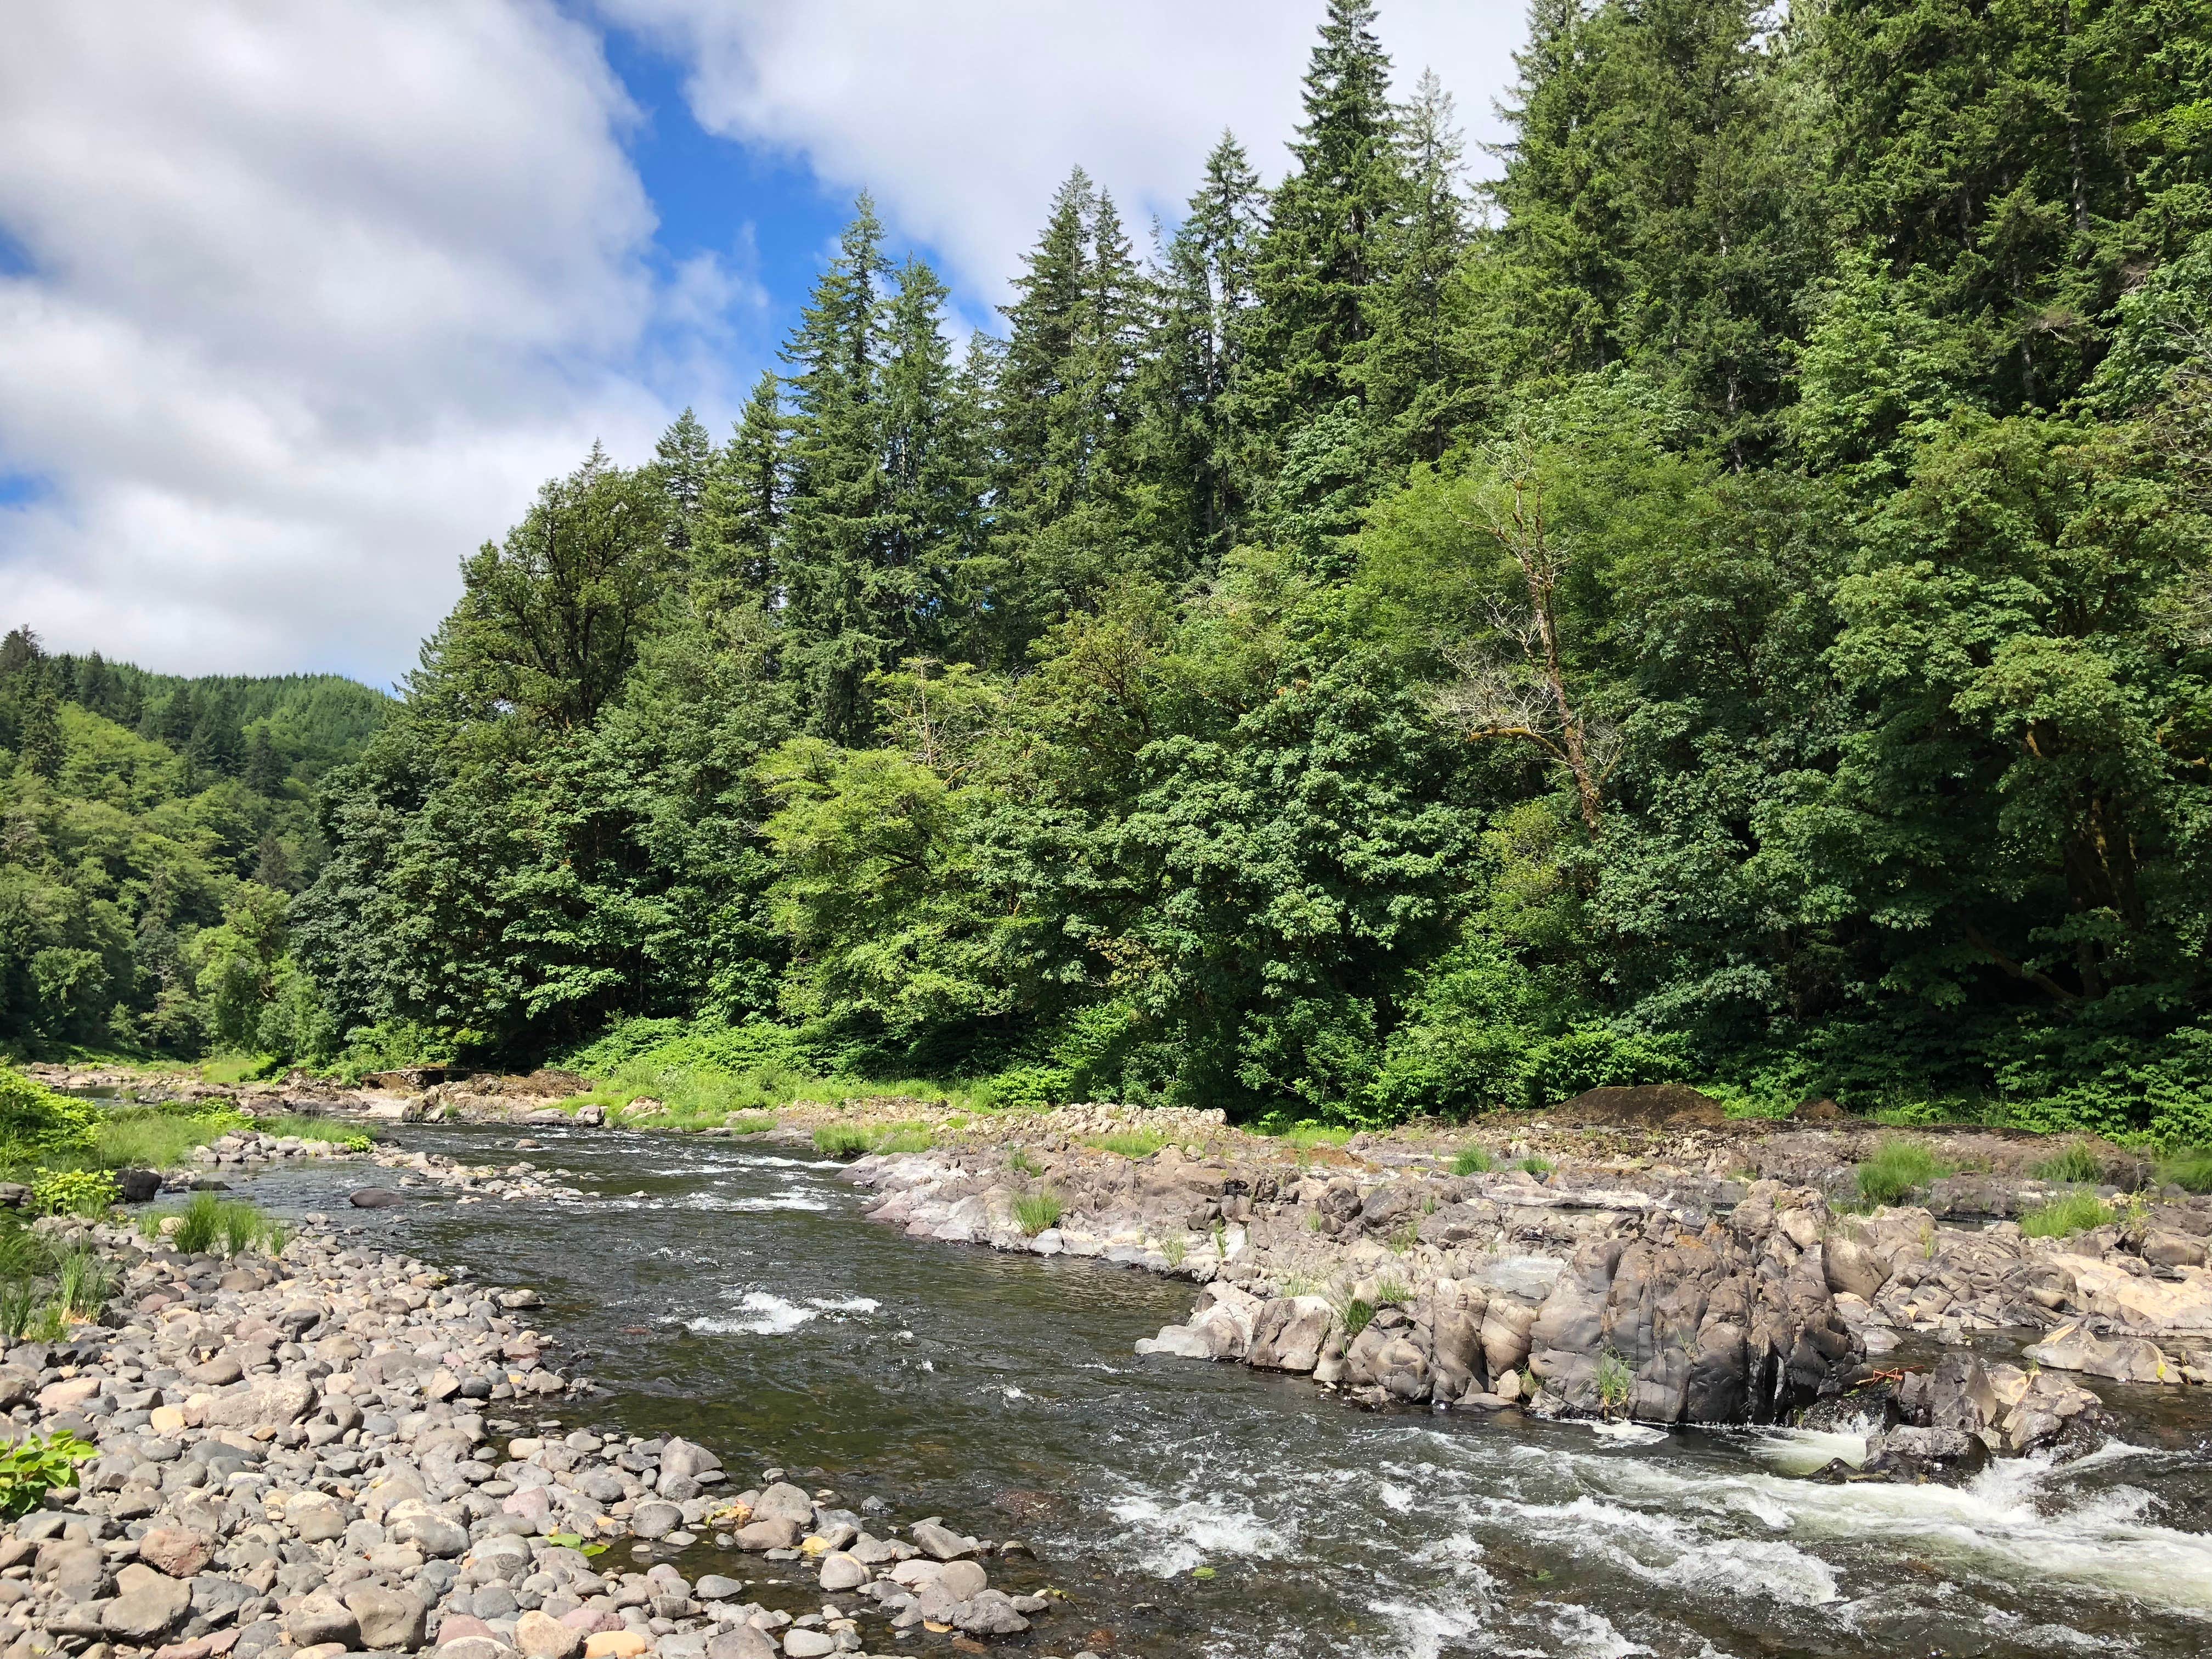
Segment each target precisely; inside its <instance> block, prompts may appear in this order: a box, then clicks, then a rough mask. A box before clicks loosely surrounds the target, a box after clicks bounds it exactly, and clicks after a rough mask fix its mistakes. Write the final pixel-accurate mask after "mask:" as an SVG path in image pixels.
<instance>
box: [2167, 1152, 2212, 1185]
mask: <svg viewBox="0 0 2212 1659" xmlns="http://www.w3.org/2000/svg"><path fill="white" fill-rule="evenodd" d="M2159 1174H2160V1175H2161V1176H2164V1177H2165V1178H2166V1180H2168V1181H2171V1182H2172V1183H2173V1184H2174V1185H2175V1186H2177V1187H2179V1188H2181V1189H2182V1190H2183V1191H2184V1192H2191V1193H2212V1146H2190V1147H2185V1148H2184V1149H2183V1150H2182V1151H2180V1152H2176V1153H2174V1154H2173V1155H2172V1157H2170V1158H2167V1159H2166V1162H2165V1163H2164V1164H2161V1165H2160V1167H2159Z"/></svg>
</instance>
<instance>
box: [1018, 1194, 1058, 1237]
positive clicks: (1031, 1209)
mask: <svg viewBox="0 0 2212 1659" xmlns="http://www.w3.org/2000/svg"><path fill="white" fill-rule="evenodd" d="M1060 1213H1061V1206H1060V1194H1058V1193H1055V1192H1054V1191H1053V1190H1052V1189H1051V1188H1045V1189H1043V1190H1042V1191H1039V1192H1034V1193H1024V1194H1022V1195H1021V1196H1020V1197H1019V1198H1018V1199H1016V1200H1014V1220H1015V1221H1016V1222H1017V1223H1018V1224H1019V1225H1020V1227H1021V1230H1022V1231H1024V1233H1026V1234H1028V1235H1029V1236H1030V1237H1031V1238H1035V1237H1036V1236H1037V1235H1038V1234H1039V1233H1041V1232H1043V1231H1045V1230H1046V1229H1047V1228H1050V1227H1057V1226H1058V1225H1060Z"/></svg>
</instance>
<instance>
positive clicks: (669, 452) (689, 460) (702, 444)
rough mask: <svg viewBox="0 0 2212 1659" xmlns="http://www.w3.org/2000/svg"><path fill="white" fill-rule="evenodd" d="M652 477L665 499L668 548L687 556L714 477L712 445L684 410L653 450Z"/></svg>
mask: <svg viewBox="0 0 2212 1659" xmlns="http://www.w3.org/2000/svg"><path fill="white" fill-rule="evenodd" d="M713 475H714V439H713V438H712V437H711V436H709V435H708V431H707V428H705V427H704V426H702V425H701V424H700V423H699V418H698V416H696V415H694V414H692V412H691V410H690V408H689V407H688V406H687V407H686V408H685V409H684V412H683V413H682V414H681V415H679V416H677V417H676V420H675V422H674V424H672V425H671V426H670V428H668V430H667V431H665V432H664V433H662V434H661V435H660V441H659V443H657V444H655V445H654V446H653V477H654V478H655V479H656V480H657V481H658V482H659V485H660V489H661V492H662V494H663V495H665V496H666V497H667V499H668V544H669V546H670V547H671V548H673V549H675V550H677V551H678V552H679V553H685V552H689V551H690V549H691V544H692V541H693V538H694V536H695V535H696V532H697V528H698V522H699V514H700V513H701V511H702V509H703V507H704V506H705V503H706V497H707V484H708V479H709V478H711V477H713Z"/></svg>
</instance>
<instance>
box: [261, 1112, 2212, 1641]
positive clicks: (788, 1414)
mask: <svg viewBox="0 0 2212 1659" xmlns="http://www.w3.org/2000/svg"><path fill="white" fill-rule="evenodd" d="M533 1133H534V1135H535V1138H536V1139H537V1140H538V1147H537V1149H536V1150H530V1151H523V1152H517V1151H514V1150H513V1147H514V1143H515V1139H516V1137H515V1134H514V1133H513V1131H512V1130H507V1131H495V1130H488V1129H481V1128H465V1127H410V1128H407V1129H404V1130H403V1131H401V1132H400V1133H399V1134H398V1139H399V1141H400V1143H401V1144H402V1145H403V1146H410V1147H422V1148H425V1149H432V1150H437V1151H441V1152H447V1153H451V1154H453V1156H455V1157H458V1158H463V1159H465V1160H466V1161H470V1162H475V1163H499V1164H506V1163H511V1162H513V1161H514V1160H515V1159H517V1158H530V1159H532V1161H534V1162H536V1163H537V1164H539V1165H540V1166H542V1167H546V1168H550V1169H554V1170H561V1171H563V1172H565V1178H566V1179H567V1180H568V1181H570V1182H572V1183H573V1184H574V1185H575V1186H577V1187H579V1188H582V1189H583V1190H584V1191H585V1192H586V1193H587V1194H591V1196H590V1197H588V1198H587V1199H586V1200H582V1201H580V1202H579V1201H568V1202H556V1201H547V1202H528V1203H509V1204H500V1205H491V1204H481V1203H479V1204H472V1205H460V1204H457V1203H454V1202H453V1201H452V1200H450V1199H449V1198H448V1197H447V1195H445V1194H441V1193H440V1192H437V1191H435V1190H425V1191H423V1192H422V1193H421V1194H419V1195H417V1196H415V1197H413V1200H412V1201H411V1202H410V1203H409V1204H408V1205H406V1206H403V1207H401V1208H398V1209H394V1210H388V1211H377V1212H360V1213H359V1215H358V1216H357V1217H356V1219H357V1220H358V1221H359V1222H360V1224H361V1225H362V1226H363V1227H364V1228H366V1229H367V1230H368V1232H369V1233H370V1234H371V1235H372V1236H373V1237H375V1238H377V1239H378V1240H379V1241H380V1242H388V1243H392V1244H396V1245H399V1246H401V1247H403V1248H405V1249H409V1250H411V1251H413V1252H414V1253H416V1254H417V1255H422V1256H423V1257H424V1258H425V1259H427V1260H430V1261H439V1262H445V1263H466V1264H468V1265H469V1266H471V1267H473V1268H474V1269H476V1270H477V1272H479V1273H483V1275H485V1276H486V1277H488V1278H491V1279H499V1280H504V1281H508V1282H516V1283H526V1284H530V1285H534V1286H535V1287H537V1288H538V1291H540V1292H541V1294H543V1295H544V1297H545V1298H546V1301H547V1304H548V1305H547V1307H546V1308H544V1310H539V1311H538V1313H537V1314H535V1315H534V1316H533V1318H534V1320H535V1322H537V1323H538V1325H539V1326H540V1328H543V1329H544V1330H546V1331H547V1332H549V1333H550V1334H555V1335H557V1336H559V1337H560V1338H561V1339H562V1340H563V1341H564V1342H566V1343H567V1344H568V1346H569V1348H570V1351H571V1356H572V1357H574V1358H577V1360H578V1365H579V1369H580V1370H583V1371H585V1372H586V1373H587V1374H589V1375H591V1376H595V1377H596V1378H598V1379H599V1382H600V1383H602V1384H603V1385H604V1386H605V1388H606V1389H608V1390H609V1391H610V1392H609V1394H608V1395H606V1396H605V1397H604V1398H602V1399H599V1400H597V1401H593V1402H592V1403H591V1404H590V1405H589V1406H588V1407H584V1408H583V1409H584V1410H585V1412H586V1413H587V1414H588V1416H589V1419H590V1420H592V1421H594V1422H605V1423H613V1424H619V1425H623V1427H625V1428H628V1429H629V1430H632V1431H642V1432H650V1431H671V1430H681V1431H683V1432H684V1433H685V1434H687V1435H690V1436H693V1437H697V1438H700V1439H702V1440H704V1441H706V1442H708V1443H710V1444H712V1445H714V1446H715V1447H716V1448H717V1449H720V1450H721V1451H722V1452H723V1453H724V1454H725V1455H726V1456H728V1457H729V1459H730V1461H731V1463H732V1467H733V1468H738V1469H741V1470H742V1469H744V1468H747V1467H748V1466H750V1467H751V1468H760V1467H763V1466H767V1465H770V1464H776V1465H782V1466H784V1467H787V1468H792V1469H793V1470H794V1471H803V1472H805V1478H806V1479H807V1480H809V1481H810V1482H813V1483H817V1484H823V1485H829V1486H835V1487H836V1488H837V1490H838V1491H839V1492H840V1493H841V1495H842V1496H843V1497H844V1498H847V1499H848V1501H854V1502H857V1501H858V1500H859V1499H860V1498H864V1497H866V1496H870V1495H878V1496H881V1497H883V1498H886V1499H887V1500H889V1501H890V1502H891V1503H892V1504H894V1505H896V1508H897V1509H898V1510H899V1511H900V1512H901V1513H902V1514H906V1515H909V1516H912V1515H920V1514H927V1513H930V1512H933V1511H942V1512H944V1513H946V1514H951V1515H958V1516H963V1518H964V1519H965V1520H966V1521H967V1522H969V1523H970V1524H972V1525H975V1526H978V1527H981V1526H986V1525H990V1526H994V1527H995V1528H996V1532H997V1534H998V1535H1000V1536H1019V1537H1023V1538H1025V1539H1028V1540H1029V1541H1031V1542H1032V1543H1033V1544H1034V1545H1036V1547H1037V1548H1038V1550H1039V1552H1040V1553H1041V1554H1042V1557H1043V1559H1044V1564H1045V1565H1046V1567H1047V1569H1048V1571H1049V1573H1050V1575H1051V1576H1052V1577H1053V1582H1054V1584H1055V1586H1056V1587H1057V1588H1059V1589H1062V1590H1064V1591H1065V1592H1066V1595H1067V1601H1066V1604H1065V1609H1064V1611H1062V1612H1060V1613H1056V1614H1054V1615H1053V1616H1052V1617H1051V1618H1049V1619H1048V1620H1045V1621H1044V1622H1043V1624H1042V1626H1040V1628H1039V1629H1038V1631H1037V1632H1035V1633H1034V1634H1033V1635H1032V1636H1031V1637H1030V1638H1025V1640H1027V1641H1028V1643H1029V1644H1030V1650H1034V1651H1039V1652H1043V1651H1054V1652H1060V1653H1069V1652H1073V1651H1075V1650H1078V1649H1079V1648H1081V1647H1084V1646H1085V1645H1090V1646H1095V1647H1098V1648H1101V1649H1102V1650H1106V1649H1111V1650H1114V1651H1120V1652H1131V1653H1142V1654H1150V1655H1161V1656H1190V1659H1197V1656H1231V1655H1236V1656H1249V1655H1255V1654H1271V1655H1272V1654H1286V1655H1287V1654H1293V1653H1296V1654H1335V1655H1343V1656H1347V1659H1349V1656H1361V1659H1367V1656H1375V1659H1385V1656H1403V1659H1445V1656H1456V1655H1473V1654H1496V1655H1530V1656H1561V1659H1565V1656H1626V1655H1632V1654H1650V1655H1656V1656H1668V1659H1673V1656H1680V1659H1705V1656H1714V1655H1730V1656H1735V1655H1741V1656H1746V1659H1748V1656H1753V1655H1771V1654H1775V1653H1804V1654H1819V1655H1838V1656H1858V1655H1864V1656H1875V1655H1881V1656H1884V1659H1888V1656H1893V1655H1896V1654H1900V1653H1911V1654H1924V1653H1929V1652H1933V1651H1939V1650H1940V1651H1942V1652H1944V1653H1947V1654H1959V1655H1966V1654H1973V1655H1989V1656H1995V1659H2012V1656H2020V1659H2027V1656H2031V1655H2033V1656H2043V1655H2050V1654H2057V1653H2070V1652H2077V1651H2078V1652H2085V1653H2086V1652H2089V1651H2092V1650H2093V1651H2095V1652H2097V1653H2100V1654H2103V1655H2138V1656H2142V1659H2182V1656H2195V1655H2197V1654H2199V1653H2202V1652H2203V1651H2205V1650H2207V1649H2208V1648H2212V1532H2208V1528H2212V1457H2208V1455H2207V1449H2206V1437H2207V1431H2208V1430H2212V1414H2208V1413H2203V1411H2201V1410H2199V1409H2198V1408H2197V1406H2196V1402H2195V1401H2183V1402H2180V1403H2179V1405H2178V1406H2177V1405H2174V1404H2172V1403H2171V1402H2169V1403H2167V1404H2166V1406H2165V1407H2164V1408H2163V1410H2162V1412H2161V1413H2158V1414H2154V1420H2149V1421H2147V1422H2145V1423H2144V1424H2142V1425H2139V1426H2138V1427H2136V1428H2131V1430H2130V1438H2129V1439H2127V1440H2122V1441H2115V1442H2114V1443H2111V1444H2109V1445H2107V1446H2106V1447H2105V1448H2104V1449H2101V1450H2100V1451H2099V1452H2097V1453H2096V1454H2094V1455H2092V1456H2089V1457H2087V1458H2082V1459H2080V1460H2078V1461H2075V1462H2072V1463H2070V1464H2060V1463H2058V1462H2054V1461H2052V1460H2051V1459H2049V1458H2027V1459H2021V1460H2013V1461H2008V1462H2001V1463H1998V1464H1996V1465H1993V1466H1992V1467H1991V1468H1990V1469H1989V1470H1988V1471H1986V1472H1985V1473H1984V1474H1982V1475H1980V1476H1979V1477H1978V1478H1977V1479H1975V1480H1972V1481H1971V1482H1969V1483H1967V1484H1966V1485H1964V1486H1959V1487H1955V1488H1954V1487H1947V1486H1933V1485H1930V1486H1892V1485H1886V1484H1878V1483H1872V1482H1869V1483H1850V1484H1844V1485H1830V1484H1827V1483H1826V1482H1821V1481H1815V1480H1809V1479H1807V1478H1805V1476H1806V1475H1807V1474H1809V1473H1810V1472H1811V1471H1812V1470H1814V1469H1816V1468H1821V1467H1823V1466H1825V1465H1826V1464H1827V1463H1828V1462H1831V1461H1832V1460H1833V1459H1836V1458H1841V1459H1843V1460H1844V1462H1847V1463H1849V1462H1855V1461H1857V1458H1859V1457H1860V1456H1863V1453H1864V1437H1863V1434H1861V1433H1857V1432H1854V1431H1853V1430H1852V1428H1851V1427H1850V1426H1849V1425H1846V1426H1844V1427H1841V1428H1838V1429H1834V1430H1830V1431H1819V1432H1814V1431H1662V1430H1658V1429H1654V1428H1650V1427H1646V1426H1643V1425H1589V1424H1544V1423H1538V1422H1534V1421H1533V1420H1529V1419H1523V1418H1522V1417H1520V1416H1518V1415H1517V1414H1513V1413H1506V1414H1503V1415H1500V1416H1498V1417H1494V1418H1493V1417H1486V1416H1478V1415H1473V1414H1469V1415H1461V1414H1456V1413H1455V1414H1450V1415H1445V1416H1431V1415H1430V1414H1428V1413H1414V1412H1404V1413H1365V1412H1361V1411H1358V1410H1354V1409H1352V1408H1351V1407H1347V1406H1346V1405H1345V1404H1344V1403H1342V1402H1341V1401H1337V1400H1334V1399H1332V1398H1330V1397H1328V1396H1327V1395H1322V1394H1321V1393H1319V1392H1318V1391H1316V1389H1313V1388H1312V1387H1311V1386H1310V1384H1309V1383H1305V1382H1304V1381H1301V1380H1297V1379H1293V1378H1290V1377H1285V1376H1276V1375H1271V1374H1267V1373H1261V1372H1255V1371H1251V1370H1247V1369H1245V1368H1243V1367H1241V1366H1228V1365H1221V1366H1209V1365H1205V1364H1195V1363H1193V1362H1189V1361H1183V1360H1176V1359H1170V1358H1138V1357H1137V1356H1136V1355H1135V1354H1134V1353H1133V1351H1132V1350H1133V1343H1134V1342H1135V1340H1136V1339H1137V1338H1138V1337H1139V1336H1145V1335H1149V1334H1152V1332H1153V1331H1155V1330H1157V1329H1158V1328H1159V1327H1160V1326H1161V1325H1162V1324H1164V1323H1166V1322H1171V1321H1174V1320H1177V1319H1180V1318H1181V1317H1182V1316H1183V1315H1184V1314H1185V1313H1186V1312H1187V1311H1188V1307H1189V1304H1190V1301H1191V1289H1190V1286H1188V1285H1186V1284H1182V1283H1178V1282H1173V1281H1166V1280H1161V1279H1152V1278H1150V1277H1148V1276H1146V1275H1143V1274H1140V1273H1132V1272H1127V1271H1123V1270H1118V1269H1115V1268H1109V1267H1103V1266H1101V1265H1098V1264H1097V1263H1092V1262H1079V1261H1053V1260H1044V1259H1040V1258H1036V1257H1032V1256H1026V1255H1021V1256H1013V1255H999V1254H996V1253H994V1252H991V1251H987V1250H979V1249H970V1248H963V1247H959V1246H952V1245H941V1244H923V1243H914V1242H911V1241H909V1240H908V1239H906V1238H904V1237H902V1236H901V1235H900V1234H898V1233H897V1232H896V1231H893V1230H891V1229H889V1228H884V1227H880V1226H878V1225H874V1224H872V1223H870V1222H868V1221H866V1219H865V1218H862V1216H861V1214H860V1206H861V1201H862V1200H861V1194H860V1193H859V1192H857V1191H856V1190H855V1189H854V1188H852V1187H850V1186H848V1184H847V1183H845V1182H843V1181H842V1179H841V1178H840V1176H839V1170H838V1166H837V1165H836V1164H825V1163H823V1162H821V1161H819V1160H817V1159H811V1158H802V1157H792V1156H788V1155H786V1154H785V1153H783V1152H769V1151H764V1150H757V1149H754V1148H750V1147H745V1146H737V1145H733V1144H732V1143H729V1142H726V1141H716V1140H712V1139H696V1138H687V1139H684V1140H681V1141H677V1140H673V1139H670V1138H668V1137H665V1136H652V1135H644V1134H634V1133H604V1132H591V1131H563V1130H549V1131H544V1132H533ZM359 1184H362V1171H361V1170H360V1169H359V1167H358V1166H351V1167H348V1166H335V1167H322V1168H287V1169H283V1170H271V1171H270V1172H267V1173H265V1174H264V1175H262V1176H259V1177H258V1178H257V1180H256V1182H255V1187H256V1196H257V1197H258V1199H260V1200H261V1201H263V1202H264V1204H265V1205H267V1206H269V1207H271V1208H273V1209H277V1210H280V1211H281V1210H291V1211H294V1212H303V1211H306V1210H311V1209H323V1210H326V1211H330V1212H332V1213H333V1214H334V1215H337V1212H339V1211H340V1209H341V1207H342V1206H343V1194H344V1193H345V1192H346V1191H347V1190H348V1189H349V1188H350V1187H352V1186H355V1185H359ZM1869 1426H1871V1425H1869ZM700 1548H701V1549H702V1550H705V1549H706V1547H705V1546H702V1547H700ZM699 1565H702V1566H704V1565H706V1562H705V1557H704V1556H702V1559H701V1562H700V1563H699Z"/></svg>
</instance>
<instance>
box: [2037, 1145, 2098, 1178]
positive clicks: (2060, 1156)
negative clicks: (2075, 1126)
mask: <svg viewBox="0 0 2212 1659" xmlns="http://www.w3.org/2000/svg"><path fill="white" fill-rule="evenodd" d="M2035 1174H2036V1177H2037V1179H2039V1180H2041V1181H2063V1182H2068V1183H2069V1184H2071V1185H2076V1186H2078V1185H2081V1184H2083V1183H2085V1182H2099V1181H2102V1180H2103V1179H2104V1178H2105V1161H2104V1159H2102V1158H2099V1157H2098V1156H2097V1154H2096V1152H2095V1151H2094V1150H2093V1148H2092V1147H2091V1146H2090V1145H2089V1143H2088V1142H2087V1141H2086V1140H2075V1141H2069V1142H2068V1143H2067V1144H2066V1146H2064V1147H2063V1148H2062V1149H2061V1150H2060V1151H2059V1152H2057V1154H2056V1155H2055V1156H2053V1157H2051V1158H2045V1159H2044V1160H2043V1162H2042V1163H2040V1164H2037V1165H2036V1166H2035Z"/></svg>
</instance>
